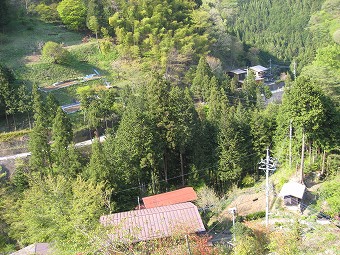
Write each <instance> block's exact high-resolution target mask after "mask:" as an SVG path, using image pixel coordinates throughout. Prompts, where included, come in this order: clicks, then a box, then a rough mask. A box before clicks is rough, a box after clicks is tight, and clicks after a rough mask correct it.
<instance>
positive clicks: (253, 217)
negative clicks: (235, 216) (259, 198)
mask: <svg viewBox="0 0 340 255" xmlns="http://www.w3.org/2000/svg"><path fill="white" fill-rule="evenodd" d="M265 216H266V212H265V211H259V212H255V213H250V214H248V215H246V216H244V219H245V220H248V221H249V220H257V219H260V218H264V217H265Z"/></svg>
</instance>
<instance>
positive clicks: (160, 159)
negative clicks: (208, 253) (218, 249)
mask: <svg viewBox="0 0 340 255" xmlns="http://www.w3.org/2000/svg"><path fill="white" fill-rule="evenodd" d="M339 5H340V1H339V0H313V1H310V0H298V1H291V0H277V1H270V0H266V1H259V0H242V1H241V0H240V1H238V0H221V1H213V0H196V1H194V0H167V1H161V0H152V1H151V0H128V1H126V0H114V1H111V0H110V1H109V0H62V1H60V0H25V1H19V0H13V1H10V0H3V1H1V2H0V47H2V49H0V118H1V120H0V125H1V127H0V130H1V132H2V133H1V139H2V140H1V141H2V142H3V141H5V138H6V139H12V138H13V139H15V138H16V137H18V136H27V137H28V138H29V139H28V140H29V141H28V148H27V149H28V151H29V152H31V155H30V157H28V158H24V159H17V160H16V162H15V167H14V170H13V171H11V173H10V174H6V171H2V172H0V196H1V200H0V208H1V210H0V253H1V254H2V253H4V254H7V253H8V252H10V251H12V250H14V249H16V248H19V247H23V246H25V245H29V244H32V243H36V242H50V243H52V242H53V243H54V244H55V247H56V250H57V251H58V254H77V253H79V252H81V254H94V252H96V251H97V250H98V249H100V247H101V244H99V243H98V240H96V241H94V237H95V236H99V237H101V238H104V237H103V234H102V233H103V230H102V229H101V228H100V226H99V222H98V218H99V216H100V215H102V214H103V213H106V214H108V213H112V212H120V211H124V210H131V209H133V208H135V206H136V204H137V200H136V198H137V197H144V196H147V195H151V194H158V193H160V192H165V191H170V190H174V189H176V188H179V187H183V186H193V187H195V188H196V189H199V188H200V187H204V186H208V187H210V188H212V189H213V190H214V191H215V192H216V193H217V194H218V195H220V196H223V195H224V194H226V193H227V192H228V191H230V190H231V189H232V188H233V187H235V186H237V187H239V188H242V187H249V186H252V185H254V184H255V182H256V181H258V180H260V179H261V177H263V172H260V170H259V169H258V164H259V162H260V161H261V159H262V158H264V157H265V153H266V149H267V148H269V149H270V151H271V153H272V155H273V156H274V157H275V158H276V159H277V161H278V162H279V167H280V171H283V172H284V171H286V172H287V175H288V174H289V173H292V172H295V171H296V170H299V172H300V174H301V178H302V180H303V177H304V175H305V173H310V172H313V171H318V172H320V173H321V177H322V178H326V179H327V178H329V180H331V179H332V178H334V176H336V175H338V174H339V164H340V156H339V152H340V151H339V150H340V147H339V146H340V140H339V139H340V133H339V132H340V130H339V128H338V127H339V126H340V114H339V110H340V108H339V95H340V93H339V80H340V59H339V55H340V45H339V43H340V32H339V31H340V25H339V24H340V22H339V17H340V13H339V9H338V6H339ZM44 26H50V27H52V28H53V29H54V30H52V32H51V31H48V32H44V33H45V34H44V36H45V38H48V39H46V40H44V39H39V40H38V39H35V38H33V36H34V34H38V32H39V30H40V29H42V30H43V31H47V30H46V29H45V30H44V28H46V27H44ZM62 33H63V36H61V35H60V34H62ZM23 35H25V36H26V37H25V36H23ZM30 38H33V39H32V41H30V40H31V39H30ZM51 38H52V39H51ZM74 38H76V39H74ZM33 40H34V41H33ZM21 41H23V42H21ZM20 43H22V44H20ZM11 45H12V46H11ZM18 45H25V46H22V47H23V48H19V46H18ZM10 47H16V48H15V49H14V50H13V51H11V48H10ZM27 56H33V57H38V61H36V62H34V63H28V61H27ZM25 57H26V58H25ZM260 64H261V65H263V66H267V67H270V72H271V75H272V76H271V77H270V79H271V80H273V81H276V82H284V84H285V89H284V95H283V98H282V100H280V101H278V102H274V103H270V104H268V103H267V102H268V101H267V99H269V98H270V97H271V96H272V92H271V91H270V90H269V88H268V86H266V85H265V84H264V83H263V82H260V83H259V82H257V81H256V79H255V76H254V75H252V74H251V73H249V75H248V76H247V78H246V79H245V80H244V82H243V83H242V84H239V83H238V81H237V80H236V79H235V78H230V77H229V76H228V74H227V73H228V71H230V70H232V69H236V68H247V67H249V66H252V65H260ZM93 69H94V70H95V71H96V72H98V71H97V70H99V72H100V73H101V74H103V77H106V78H100V79H97V80H93V81H89V82H87V81H86V83H85V82H84V83H82V84H80V85H79V86H78V87H77V88H67V89H64V90H60V91H62V92H48V90H47V88H49V86H50V85H51V84H52V83H54V84H57V83H58V82H59V81H61V80H63V81H64V80H68V79H70V78H75V77H79V76H81V77H83V76H85V75H87V74H88V73H89V72H92V70H93ZM283 77H284V78H283ZM78 79H79V78H78ZM44 89H45V90H44ZM46 91H47V92H46ZM58 91H59V90H58ZM75 101H76V102H80V110H81V111H79V112H76V113H72V114H66V113H65V111H63V110H62V108H61V107H60V106H61V105H64V104H69V103H74V102H75ZM290 128H291V136H289V135H290ZM103 136H105V140H104V141H103V139H100V137H103ZM8 137H9V138H8ZM79 137H86V138H88V139H91V140H93V143H92V145H91V149H89V148H88V149H84V148H79V147H77V146H76V142H77V141H79ZM290 150H291V151H292V152H291V154H289V151H290ZM289 155H292V156H291V157H290V156H289ZM0 169H1V168H0ZM4 170H5V169H4ZM287 179H288V176H287ZM287 179H286V180H287ZM332 185H334V187H335V189H337V188H340V187H339V184H336V182H334V183H332ZM336 187H337V188H336ZM324 194H325V195H324V199H325V200H326V199H329V200H327V201H328V202H329V205H330V206H329V209H328V213H330V214H331V215H332V216H335V215H336V213H338V212H339V210H340V206H339V203H338V202H337V201H336V199H334V197H335V196H336V193H335V192H334V193H332V192H328V193H327V192H325V193H324ZM100 233H101V234H100ZM99 237H98V238H99ZM107 254H109V253H107ZM239 254H243V253H239ZM258 254H260V253H258ZM263 254H264V253H263ZM292 254H293V253H292ZM296 254H297V253H296Z"/></svg>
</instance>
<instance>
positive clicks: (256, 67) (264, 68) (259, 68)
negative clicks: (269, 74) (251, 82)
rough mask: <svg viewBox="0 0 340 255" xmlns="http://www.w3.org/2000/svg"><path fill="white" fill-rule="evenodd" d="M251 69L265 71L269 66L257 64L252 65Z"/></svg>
mask: <svg viewBox="0 0 340 255" xmlns="http://www.w3.org/2000/svg"><path fill="white" fill-rule="evenodd" d="M249 68H250V69H251V70H253V71H255V72H264V71H267V70H268V68H266V67H264V66H260V65H257V66H252V67H249Z"/></svg>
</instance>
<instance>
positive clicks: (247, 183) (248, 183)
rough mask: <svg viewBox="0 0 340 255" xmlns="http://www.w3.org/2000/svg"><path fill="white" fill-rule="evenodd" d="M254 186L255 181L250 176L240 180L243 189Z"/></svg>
mask: <svg viewBox="0 0 340 255" xmlns="http://www.w3.org/2000/svg"><path fill="white" fill-rule="evenodd" d="M254 184H255V180H254V178H253V177H252V176H250V175H249V174H247V175H246V176H245V177H244V178H243V179H242V186H243V187H245V188H249V187H252V186H254Z"/></svg>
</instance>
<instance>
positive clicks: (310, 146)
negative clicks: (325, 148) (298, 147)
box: [308, 141, 312, 165]
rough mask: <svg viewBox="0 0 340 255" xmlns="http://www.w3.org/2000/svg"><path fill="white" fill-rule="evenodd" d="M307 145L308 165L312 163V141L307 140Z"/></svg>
mask: <svg viewBox="0 0 340 255" xmlns="http://www.w3.org/2000/svg"><path fill="white" fill-rule="evenodd" d="M308 147H309V149H308V153H309V154H308V157H309V165H311V164H312V141H309V143H308Z"/></svg>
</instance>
